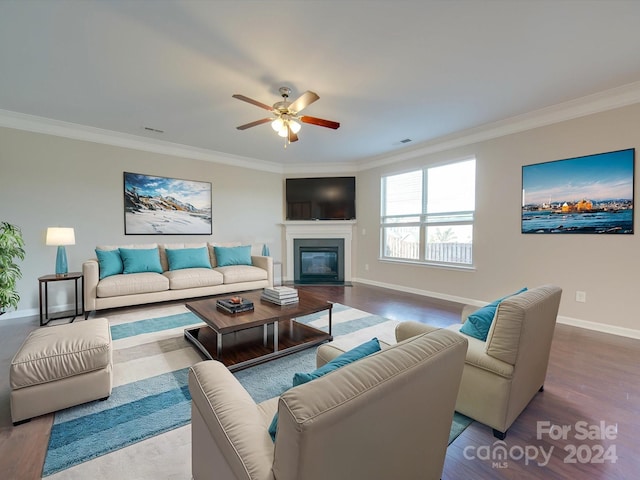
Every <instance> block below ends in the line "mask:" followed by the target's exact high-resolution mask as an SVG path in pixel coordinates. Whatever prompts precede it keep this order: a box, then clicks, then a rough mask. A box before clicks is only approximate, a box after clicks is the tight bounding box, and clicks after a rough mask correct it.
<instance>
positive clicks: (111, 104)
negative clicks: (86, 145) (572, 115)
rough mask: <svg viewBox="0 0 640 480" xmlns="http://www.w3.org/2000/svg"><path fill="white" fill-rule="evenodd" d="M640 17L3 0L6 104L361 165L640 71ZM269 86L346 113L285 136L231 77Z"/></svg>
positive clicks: (187, 139)
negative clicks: (310, 94) (289, 140)
mask: <svg viewBox="0 0 640 480" xmlns="http://www.w3.org/2000/svg"><path fill="white" fill-rule="evenodd" d="M639 21H640V1H636V0H630V1H617V0H601V1H569V0H566V1H563V0H553V1H546V0H531V1H518V0H512V1H508V0H504V1H492V0H468V1H455V0H450V1H424V0H423V1H409V0H395V1H393V0H392V1H375V0H373V1H356V0H343V1H330V0H325V1H310V0H298V1H279V2H276V1H264V0H263V1H245V0H232V1H185V0H182V1H165V0H146V1H145V0H137V1H136V0H124V1H118V0H108V1H99V0H80V1H65V0H55V1H54V0H41V1H36V0H29V1H28V0H24V1H13V0H0V109H2V110H4V111H5V112H3V113H4V114H9V113H11V112H18V113H20V114H27V115H34V116H37V117H43V118H45V119H54V120H58V121H63V122H70V123H73V124H79V125H82V126H88V127H95V128H98V129H104V130H107V131H112V132H118V135H120V134H125V135H134V136H139V137H144V138H146V139H148V141H149V142H152V143H153V142H155V144H157V145H163V144H164V143H163V142H171V143H172V144H178V145H182V146H186V148H191V149H193V150H194V151H198V152H220V153H222V154H224V155H226V156H227V157H228V158H238V160H246V159H250V160H254V159H255V160H259V161H263V162H267V163H273V164H276V165H281V166H284V167H283V168H287V167H289V168H291V167H292V166H298V167H301V168H304V167H305V166H310V165H316V164H321V163H324V164H329V165H343V164H348V165H357V164H361V163H362V162H364V161H370V160H372V159H380V158H385V156H386V157H388V156H390V155H392V156H393V155H401V154H402V152H404V151H411V149H416V148H417V147H420V145H425V144H426V142H432V141H434V140H435V139H440V138H442V137H445V136H447V135H451V134H454V133H456V132H461V131H467V130H468V129H472V128H476V127H479V126H482V125H487V124H494V122H501V121H503V120H505V119H509V118H511V117H515V116H521V115H524V114H527V113H528V112H532V111H536V110H539V109H543V108H546V107H550V106H552V105H556V104H560V103H563V102H568V101H570V100H573V99H577V98H580V97H584V96H587V95H593V94H596V93H598V92H602V91H605V90H609V89H613V88H616V87H619V86H623V85H627V84H631V83H634V82H638V81H639V80H640V53H639V47H640V28H638V22H639ZM280 86H289V87H291V88H292V89H293V94H292V97H293V98H295V97H297V95H299V94H301V93H302V92H304V91H305V90H312V91H314V92H316V93H318V94H319V95H320V100H318V101H317V102H315V103H314V104H312V105H310V106H309V107H308V108H307V109H305V110H304V114H306V115H311V116H315V117H321V118H325V119H329V120H335V121H338V122H340V123H341V127H340V129H339V130H335V131H334V130H330V129H326V128H322V127H318V126H313V125H304V124H303V127H302V130H301V132H300V133H299V137H300V141H299V142H297V143H295V144H292V145H290V146H288V147H287V148H286V149H285V148H284V142H283V140H282V139H281V138H280V137H278V136H277V135H276V134H275V132H273V130H271V128H270V127H269V125H268V124H265V125H261V126H257V127H254V128H251V129H248V130H245V131H239V130H237V129H236V128H235V127H236V126H238V125H242V124H245V123H248V122H251V121H253V120H258V119H260V118H264V117H265V116H268V114H267V115H265V113H267V112H265V111H264V110H261V109H259V108H257V107H255V106H253V105H250V104H248V103H245V102H241V101H238V100H236V99H233V98H232V97H231V96H232V95H233V94H235V93H240V94H243V95H246V96H248V97H251V98H254V99H256V100H258V101H260V102H263V103H266V104H269V105H270V104H273V103H275V102H276V101H278V100H280V97H279V94H278V88H279V87H280ZM144 127H151V128H156V129H160V130H163V131H164V133H162V134H159V133H153V132H148V131H146V130H144ZM406 138H409V139H411V140H412V142H411V143H408V144H402V143H400V141H401V140H403V139H406ZM145 141H147V140H145ZM216 154H217V153H216Z"/></svg>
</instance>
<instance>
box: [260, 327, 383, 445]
mask: <svg viewBox="0 0 640 480" xmlns="http://www.w3.org/2000/svg"><path fill="white" fill-rule="evenodd" d="M379 351H380V342H379V341H378V339H377V338H372V339H371V340H369V341H368V342H365V343H363V344H361V345H358V346H357V347H355V348H353V349H351V350H349V351H347V352H344V353H343V354H341V355H338V356H337V357H336V358H334V359H333V360H331V361H330V362H328V363H326V364H324V365H323V366H321V367H320V368H317V369H315V370H314V371H313V372H311V373H296V374H294V375H293V386H294V387H297V386H298V385H302V384H304V383H307V382H310V381H311V380H314V379H316V378H320V377H322V376H324V375H326V374H327V373H330V372H333V371H334V370H337V369H339V368H340V367H344V366H345V365H348V364H350V363H353V362H355V361H356V360H360V359H361V358H364V357H366V356H367V355H371V354H372V353H375V352H379ZM277 429H278V413H277V412H276V414H275V415H274V416H273V420H272V421H271V424H270V425H269V435H271V439H272V440H273V441H274V442H275V441H276V431H277Z"/></svg>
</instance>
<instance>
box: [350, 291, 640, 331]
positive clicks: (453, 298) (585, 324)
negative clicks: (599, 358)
mask: <svg viewBox="0 0 640 480" xmlns="http://www.w3.org/2000/svg"><path fill="white" fill-rule="evenodd" d="M353 281H354V282H357V283H364V284H366V285H373V286H375V287H382V288H388V289H389V290H397V291H401V292H407V293H413V294H415V295H421V296H424V297H431V298H437V299H440V300H448V301H450V302H456V303H462V304H465V305H476V306H478V307H481V306H483V305H486V304H487V302H483V301H482V300H476V299H472V298H465V297H460V296H457V295H448V294H446V293H440V292H433V291H430V290H421V289H418V288H411V287H405V286H402V285H393V284H390V283H384V282H376V281H372V280H368V279H365V278H354V279H353ZM557 321H558V323H560V324H562V325H569V326H571V327H577V328H583V329H585V330H592V331H596V332H601V333H608V334H610V335H617V336H620V337H627V338H635V339H640V330H634V329H633V328H625V327H618V326H616V325H608V324H606V323H598V322H590V321H587V320H580V319H578V318H571V317H565V316H562V315H559V316H558V320H557Z"/></svg>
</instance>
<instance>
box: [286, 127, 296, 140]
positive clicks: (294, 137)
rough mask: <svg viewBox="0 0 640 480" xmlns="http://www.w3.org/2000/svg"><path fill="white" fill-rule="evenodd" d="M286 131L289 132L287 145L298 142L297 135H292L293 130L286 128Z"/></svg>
mask: <svg viewBox="0 0 640 480" xmlns="http://www.w3.org/2000/svg"><path fill="white" fill-rule="evenodd" d="M287 130H289V143H291V142H297V141H298V135H296V134H295V133H293V130H291V128H290V127H287Z"/></svg>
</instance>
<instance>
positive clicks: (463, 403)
mask: <svg viewBox="0 0 640 480" xmlns="http://www.w3.org/2000/svg"><path fill="white" fill-rule="evenodd" d="M561 295H562V290H561V289H560V288H559V287H557V286H553V285H543V286H540V287H537V288H533V289H530V290H527V291H525V292H523V293H519V294H518V295H514V296H512V297H509V298H507V299H506V300H503V301H502V302H501V303H500V304H499V305H498V308H497V310H496V312H495V316H494V318H493V322H492V323H491V327H490V329H489V334H488V336H487V340H486V341H482V340H478V339H477V338H473V337H470V336H468V335H465V334H464V333H460V332H458V331H459V330H460V328H461V326H462V323H461V324H460V325H453V326H451V327H449V329H451V330H454V331H457V332H458V333H459V334H460V335H462V336H464V337H465V338H466V339H467V340H468V341H469V349H468V351H467V357H466V360H465V366H464V372H463V374H462V382H461V383H460V392H459V393H458V399H457V400H456V410H457V411H458V412H460V413H462V414H464V415H467V416H468V417H471V418H473V419H474V420H477V421H479V422H480V423H484V424H485V425H488V426H489V427H492V428H493V434H494V435H495V436H496V437H497V438H499V439H501V440H502V439H504V438H505V435H506V432H507V430H508V429H509V427H510V426H511V424H512V423H513V422H514V421H515V420H516V418H518V416H519V415H520V413H522V411H523V410H524V409H525V407H526V406H527V405H528V404H529V402H530V401H531V400H532V399H533V397H534V396H535V395H536V393H537V392H538V391H542V389H543V385H544V381H545V377H546V374H547V366H548V364H549V352H550V350H551V342H552V339H553V332H554V330H555V325H556V317H557V315H558V307H559V305H560V297H561ZM476 309H478V307H472V306H468V307H465V309H464V310H463V312H462V322H463V323H464V321H465V320H466V319H467V317H468V316H469V315H470V314H471V313H472V312H473V311H475V310H476ZM432 329H433V327H430V326H428V325H424V324H420V323H416V322H407V324H406V325H404V326H403V332H405V334H404V335H400V336H398V339H402V338H407V336H411V335H417V334H419V333H421V332H425V331H430V330H432Z"/></svg>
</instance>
